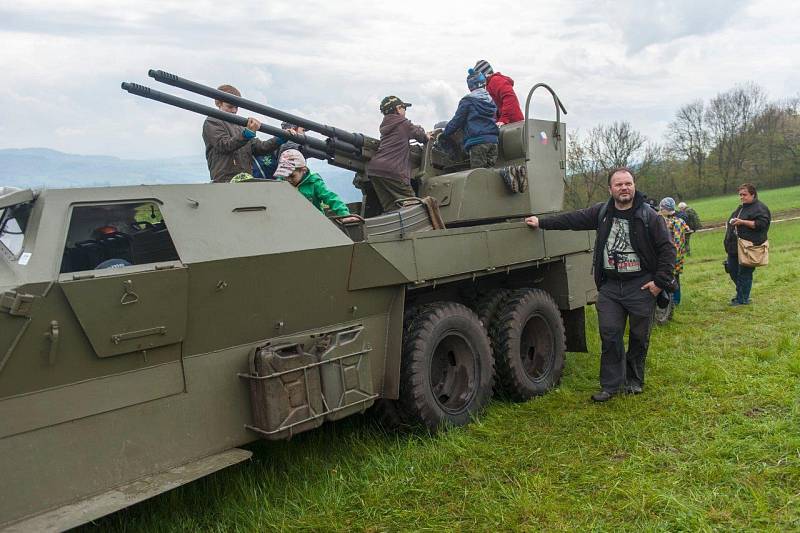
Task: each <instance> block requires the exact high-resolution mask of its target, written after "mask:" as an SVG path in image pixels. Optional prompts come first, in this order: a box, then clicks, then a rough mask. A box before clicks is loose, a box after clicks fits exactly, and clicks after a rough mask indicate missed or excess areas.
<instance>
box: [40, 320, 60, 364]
mask: <svg viewBox="0 0 800 533" xmlns="http://www.w3.org/2000/svg"><path fill="white" fill-rule="evenodd" d="M44 336H45V337H47V338H49V339H50V353H49V354H48V357H47V360H48V362H49V363H50V366H53V365H54V364H56V353H57V352H58V340H59V339H60V338H61V335H60V333H59V327H58V321H56V320H53V321H52V322H50V331H48V332H47V333H45V334H44Z"/></svg>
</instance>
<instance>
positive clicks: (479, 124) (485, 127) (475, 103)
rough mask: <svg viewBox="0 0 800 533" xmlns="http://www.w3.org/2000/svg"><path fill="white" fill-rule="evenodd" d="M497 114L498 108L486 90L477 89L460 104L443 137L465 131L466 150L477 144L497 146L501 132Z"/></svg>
mask: <svg viewBox="0 0 800 533" xmlns="http://www.w3.org/2000/svg"><path fill="white" fill-rule="evenodd" d="M496 114H497V106H495V105H494V102H493V101H492V97H491V96H489V93H488V92H486V89H483V88H481V89H475V90H474V91H472V92H471V93H469V94H468V95H466V96H465V97H464V98H462V99H461V101H460V102H459V103H458V109H456V114H455V115H453V118H452V119H450V122H448V123H447V127H446V128H445V129H444V132H443V135H445V136H449V135H452V134H454V133H455V132H457V131H458V130H463V131H464V150H467V149H469V148H470V147H471V146H475V145H476V144H484V143H491V144H497V143H498V135H499V133H500V130H499V129H498V128H497V124H495V122H494V119H495V115H496Z"/></svg>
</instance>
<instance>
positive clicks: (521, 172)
mask: <svg viewBox="0 0 800 533" xmlns="http://www.w3.org/2000/svg"><path fill="white" fill-rule="evenodd" d="M514 168H516V169H517V175H516V178H517V188H518V189H519V192H521V193H522V192H525V191H527V190H528V167H527V165H524V164H523V165H518V166H516V167H514Z"/></svg>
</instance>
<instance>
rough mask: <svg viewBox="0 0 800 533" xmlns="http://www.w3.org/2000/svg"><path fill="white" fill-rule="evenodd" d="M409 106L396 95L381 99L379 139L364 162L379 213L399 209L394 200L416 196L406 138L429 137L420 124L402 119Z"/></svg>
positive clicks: (424, 139)
mask: <svg viewBox="0 0 800 533" xmlns="http://www.w3.org/2000/svg"><path fill="white" fill-rule="evenodd" d="M409 107H411V104H409V103H407V102H404V101H403V100H401V99H400V98H398V97H396V96H387V97H386V98H384V99H383V100H381V105H380V110H381V113H383V120H382V121H381V126H380V132H381V139H380V144H379V145H378V151H377V152H376V153H375V156H374V157H373V158H372V159H370V161H369V164H368V165H367V175H368V176H369V181H370V183H371V185H372V188H373V189H374V191H375V195H376V196H377V197H378V201H379V202H380V204H381V210H382V212H383V213H387V212H390V211H396V210H397V209H399V206H398V205H397V200H402V199H404V198H411V197H414V196H416V194H415V193H414V189H413V188H412V187H411V146H410V145H409V141H411V140H415V141H418V142H421V143H426V142H428V140H429V139H430V135H428V134H427V133H426V132H425V130H424V129H423V128H422V126H417V125H415V124H413V123H412V122H411V121H410V120H408V119H407V118H406V109H408V108H409Z"/></svg>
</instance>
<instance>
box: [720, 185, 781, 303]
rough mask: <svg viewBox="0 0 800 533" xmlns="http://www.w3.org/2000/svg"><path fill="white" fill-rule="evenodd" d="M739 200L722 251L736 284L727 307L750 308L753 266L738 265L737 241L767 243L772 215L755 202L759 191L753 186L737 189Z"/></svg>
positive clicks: (728, 224) (761, 203)
mask: <svg viewBox="0 0 800 533" xmlns="http://www.w3.org/2000/svg"><path fill="white" fill-rule="evenodd" d="M739 200H740V201H741V202H742V204H741V205H740V206H739V207H737V208H736V209H735V210H734V211H733V213H731V218H730V220H728V223H727V224H726V225H725V241H724V245H725V252H726V253H727V254H728V258H727V259H726V260H725V262H726V263H727V267H728V268H727V270H728V274H729V275H730V277H731V280H733V283H734V284H736V296H734V297H733V298H731V303H730V305H733V306H736V305H749V304H750V289H751V288H752V287H753V271H754V270H755V267H749V266H743V265H740V264H739V248H738V238H739V237H741V238H742V239H744V240H748V241H751V242H752V243H753V244H757V245H758V244H764V241H766V240H767V232H768V231H769V224H770V221H771V220H772V214H771V213H770V212H769V208H768V207H767V206H766V205H765V204H764V203H763V202H762V201H761V200H759V199H758V192H757V191H756V188H755V186H754V185H753V184H752V183H743V184H742V185H740V186H739Z"/></svg>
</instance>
